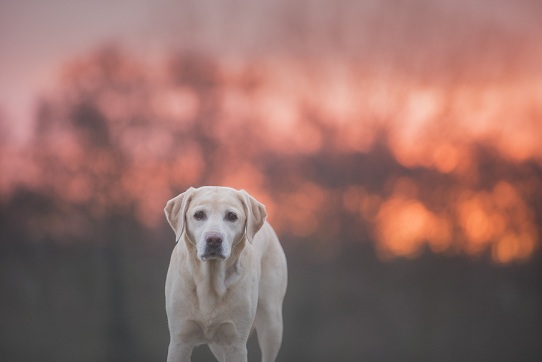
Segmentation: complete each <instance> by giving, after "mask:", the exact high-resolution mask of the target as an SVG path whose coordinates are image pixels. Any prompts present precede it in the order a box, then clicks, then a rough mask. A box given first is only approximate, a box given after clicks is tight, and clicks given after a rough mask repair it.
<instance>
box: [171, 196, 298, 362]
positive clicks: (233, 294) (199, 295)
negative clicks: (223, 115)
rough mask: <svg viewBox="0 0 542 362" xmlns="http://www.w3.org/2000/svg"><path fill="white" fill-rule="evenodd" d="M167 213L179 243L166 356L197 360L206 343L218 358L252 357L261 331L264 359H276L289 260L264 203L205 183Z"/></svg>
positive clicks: (235, 361) (238, 361)
mask: <svg viewBox="0 0 542 362" xmlns="http://www.w3.org/2000/svg"><path fill="white" fill-rule="evenodd" d="M164 211H165V214H166V218H167V221H168V222H169V224H170V225H171V227H172V229H173V230H174V231H175V238H176V241H177V244H176V245H175V248H174V249H173V252H172V255H171V261H170V264H169V269H168V273H167V277H166V286H165V292H166V314H167V319H168V326H169V333H170V344H169V349H168V357H167V361H168V362H187V361H190V356H191V354H192V350H193V348H194V347H195V346H197V345H200V344H205V343H206V344H208V345H209V348H210V349H211V351H212V353H213V354H214V356H215V357H216V358H217V359H218V360H219V361H223V362H243V361H245V362H246V361H247V348H246V344H247V340H248V338H249V336H250V335H251V332H252V331H253V330H254V329H255V330H256V333H257V337H258V343H259V345H260V350H261V353H262V361H263V362H272V361H274V360H275V359H276V357H277V354H278V352H279V349H280V345H281V342H282V331H283V322H282V303H283V299H284V295H285V294H286V286H287V265H286V256H285V254H284V251H283V249H282V246H281V245H280V242H279V240H278V238H277V236H276V234H275V232H274V231H273V228H272V227H271V225H269V223H268V222H267V221H266V220H265V219H266V216H267V213H266V210H265V206H264V205H262V204H261V203H259V202H258V201H257V200H256V199H254V198H253V197H252V196H250V195H249V194H248V193H247V192H246V191H244V190H241V191H238V190H235V189H232V188H227V187H219V186H205V187H200V188H197V189H195V188H189V189H188V190H187V191H185V192H184V193H182V194H180V195H178V196H177V197H175V198H173V199H171V200H169V201H168V202H167V204H166V207H165V209H164Z"/></svg>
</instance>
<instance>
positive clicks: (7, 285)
mask: <svg viewBox="0 0 542 362" xmlns="http://www.w3.org/2000/svg"><path fill="white" fill-rule="evenodd" d="M541 4H542V3H540V2H538V1H535V0H516V1H512V0H510V1H508V0H491V1H490V0H481V1H475V2H474V1H467V0H435V1H430V0H414V1H391V0H390V1H384V0H372V1H353V0H335V1H324V0H320V1H318V0H315V1H306V0H259V1H250V2H249V1H241V0H222V1H213V0H198V1H196V0H192V1H188V0H177V1H173V0H155V1H150V0H130V1H128V0H116V1H111V0H108V1H103V0H96V1H92V2H88V1H65V0H49V1H38V0H28V1H16V0H3V1H2V2H1V3H0V79H1V81H0V249H1V250H0V294H1V298H0V358H1V359H2V360H3V361H29V360H39V361H161V360H165V356H166V351H167V345H168V338H169V337H168V331H167V321H166V316H165V312H164V293H163V287H164V281H165V275H166V270H167V266H168V262H169V255H170V253H171V250H172V248H173V246H174V235H173V232H172V231H171V230H169V226H168V225H167V223H166V222H165V218H164V216H163V211H162V209H163V207H164V205H165V203H166V201H167V200H168V199H170V198H172V197H173V196H175V195H176V194H178V193H180V192H182V191H184V190H185V189H186V188H188V187H189V186H199V185H208V184H218V185H227V186H231V187H235V188H244V189H246V190H247V191H249V192H250V193H251V194H252V195H254V196H255V197H256V198H257V199H258V200H260V201H261V202H263V203H264V204H266V205H267V209H268V213H269V220H270V222H271V223H272V224H273V225H274V227H275V228H276V230H277V233H278V234H279V236H280V238H281V240H282V244H283V246H284V249H285V251H286V254H287V257H288V261H289V273H290V275H289V290H288V293H287V297H286V300H285V305H284V321H285V335H284V341H283V347H282V350H281V352H280V355H279V360H280V361H362V360H367V361H540V360H542V252H541V245H540V244H541V235H542V147H541V145H540V139H541V138H542V47H541V46H540V44H542V22H541V21H540V19H542V5H541ZM258 355H259V350H258V347H257V344H256V343H255V340H254V339H253V340H251V342H250V343H249V357H250V359H251V360H257V359H258ZM193 360H194V361H207V360H210V353H209V352H208V350H207V349H206V347H200V348H199V349H197V350H196V351H195V352H194V355H193Z"/></svg>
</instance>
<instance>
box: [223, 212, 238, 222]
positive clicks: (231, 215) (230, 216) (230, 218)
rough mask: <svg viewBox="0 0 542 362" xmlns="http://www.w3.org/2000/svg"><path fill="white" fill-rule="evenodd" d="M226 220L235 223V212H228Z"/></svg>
mask: <svg viewBox="0 0 542 362" xmlns="http://www.w3.org/2000/svg"><path fill="white" fill-rule="evenodd" d="M226 220H228V221H235V220H237V214H236V213H235V212H231V211H230V212H228V213H227V214H226Z"/></svg>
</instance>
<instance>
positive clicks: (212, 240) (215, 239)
mask: <svg viewBox="0 0 542 362" xmlns="http://www.w3.org/2000/svg"><path fill="white" fill-rule="evenodd" d="M205 241H206V242H207V245H208V246H212V247H217V246H220V245H222V237H221V236H219V235H210V236H208V237H207V239H206V240H205Z"/></svg>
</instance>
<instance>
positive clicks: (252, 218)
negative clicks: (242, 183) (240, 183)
mask: <svg viewBox="0 0 542 362" xmlns="http://www.w3.org/2000/svg"><path fill="white" fill-rule="evenodd" d="M239 193H240V194H241V201H242V202H243V205H244V206H245V211H246V215H247V221H246V226H245V227H246V230H245V233H246V236H247V239H248V241H249V242H250V243H252V240H253V239H254V235H256V233H257V232H258V231H259V230H260V229H261V228H262V226H263V223H264V222H265V218H266V217H267V212H266V211H265V206H264V205H263V204H262V203H260V202H258V201H257V200H256V199H255V198H254V197H252V196H250V195H249V194H248V192H246V191H245V190H241V191H239Z"/></svg>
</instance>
